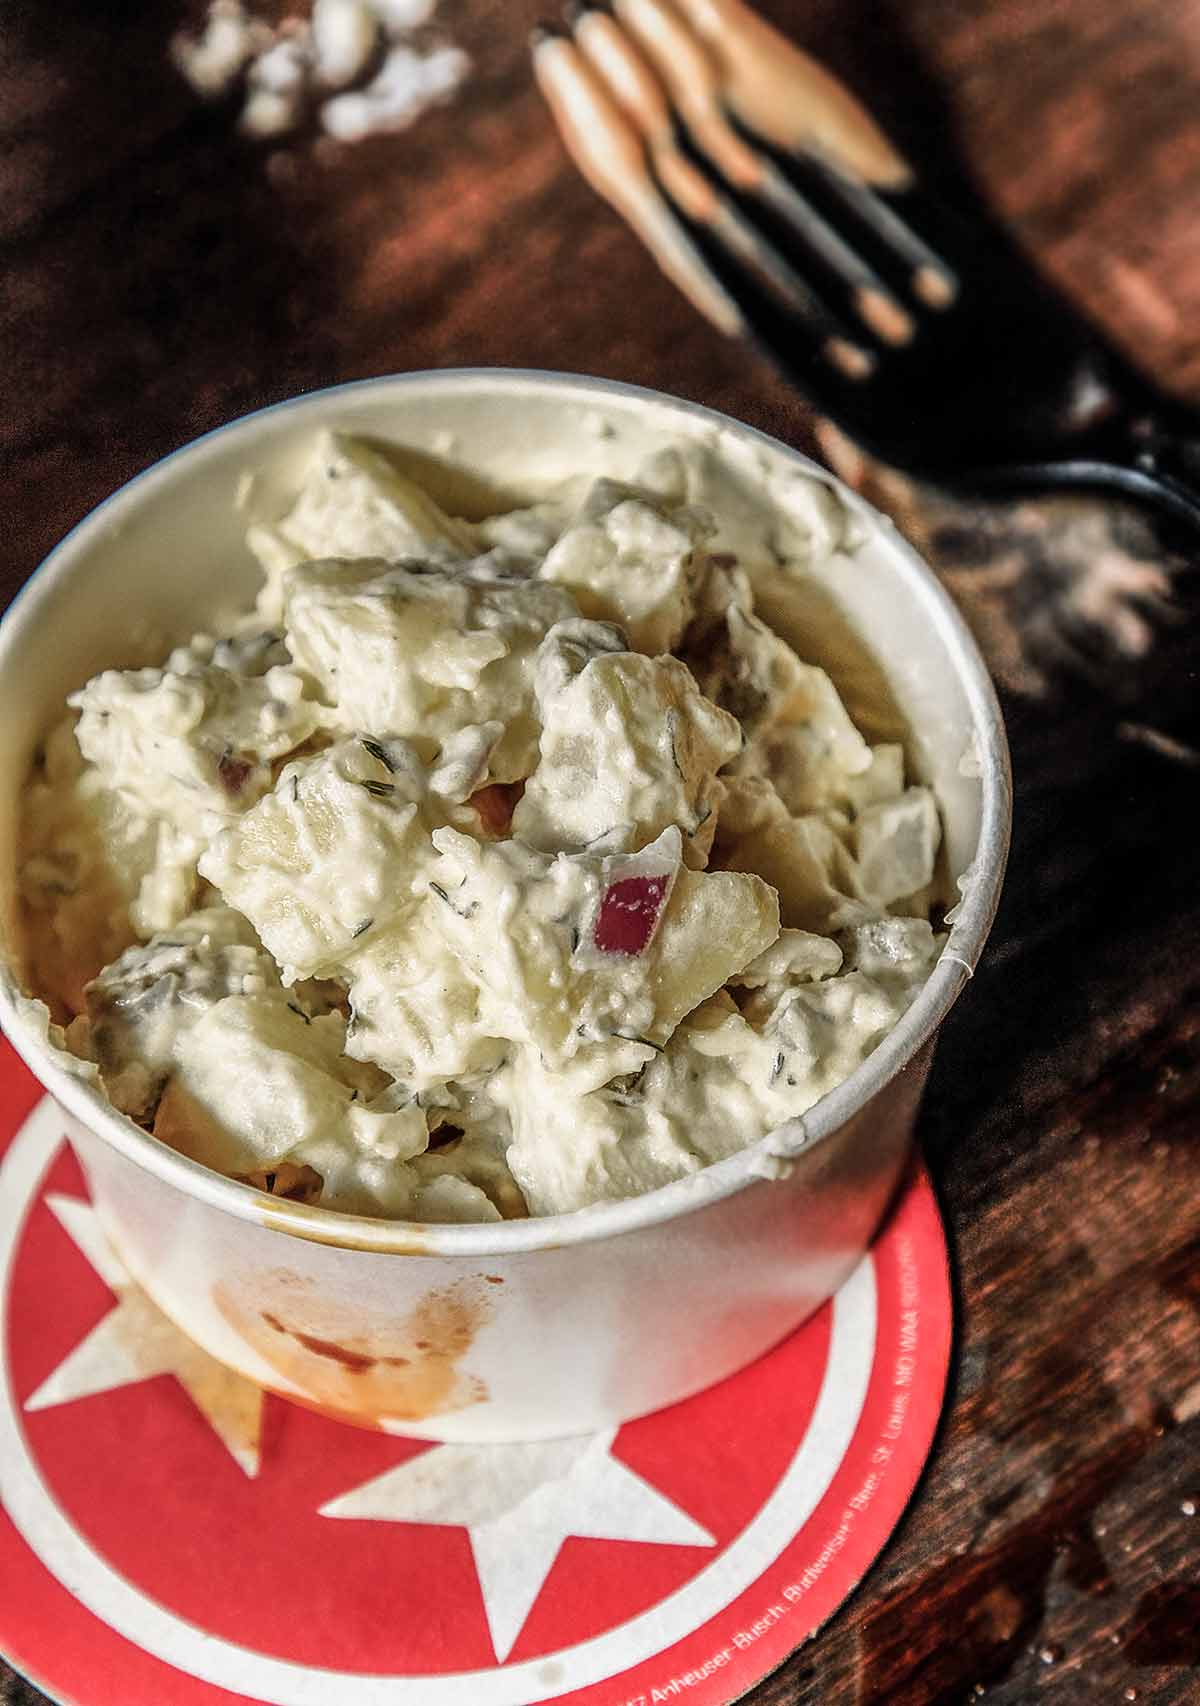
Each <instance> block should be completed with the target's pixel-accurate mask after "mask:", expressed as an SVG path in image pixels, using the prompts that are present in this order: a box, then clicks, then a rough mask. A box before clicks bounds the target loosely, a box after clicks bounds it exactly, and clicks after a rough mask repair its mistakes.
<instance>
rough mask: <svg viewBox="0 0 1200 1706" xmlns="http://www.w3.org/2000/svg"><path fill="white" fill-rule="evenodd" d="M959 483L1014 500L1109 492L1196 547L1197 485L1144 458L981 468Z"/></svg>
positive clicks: (1199, 529) (1199, 530)
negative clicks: (1170, 524) (1182, 531)
mask: <svg viewBox="0 0 1200 1706" xmlns="http://www.w3.org/2000/svg"><path fill="white" fill-rule="evenodd" d="M954 484H955V485H956V486H959V485H960V484H961V485H962V486H963V487H965V488H966V489H968V490H972V491H976V492H979V493H980V494H984V495H987V494H993V495H994V494H998V493H1003V494H1005V495H1014V496H1015V495H1017V494H1019V493H1021V492H1048V491H1068V492H1069V491H1101V492H1111V493H1112V494H1113V495H1114V496H1115V497H1124V498H1128V499H1130V500H1131V501H1132V502H1134V503H1138V504H1141V505H1142V506H1143V507H1145V508H1148V509H1150V510H1152V511H1154V512H1155V513H1156V514H1158V515H1160V516H1163V517H1164V518H1169V519H1170V520H1171V521H1174V522H1177V523H1179V524H1180V525H1181V526H1183V527H1184V528H1186V529H1187V530H1188V532H1189V533H1190V534H1191V535H1192V536H1193V537H1194V538H1195V539H1196V541H1197V543H1200V480H1195V481H1193V480H1189V479H1187V478H1185V477H1181V476H1180V475H1179V474H1178V473H1174V472H1169V471H1167V470H1166V469H1164V468H1162V467H1160V466H1158V465H1157V460H1156V459H1155V460H1152V459H1151V456H1150V453H1147V455H1146V457H1144V458H1143V457H1139V456H1137V455H1131V456H1130V458H1129V460H1128V461H1124V460H1120V461H1116V460H1114V461H1108V460H1101V459H1097V458H1090V457H1088V458H1083V457H1081V458H1078V459H1071V460H1067V461H1053V462H1021V463H1012V464H1007V465H1005V466H1003V467H996V468H984V469H980V470H978V471H977V472H975V473H973V474H970V475H967V476H965V477H964V478H963V479H962V480H961V481H960V480H958V479H956V480H955V482H954Z"/></svg>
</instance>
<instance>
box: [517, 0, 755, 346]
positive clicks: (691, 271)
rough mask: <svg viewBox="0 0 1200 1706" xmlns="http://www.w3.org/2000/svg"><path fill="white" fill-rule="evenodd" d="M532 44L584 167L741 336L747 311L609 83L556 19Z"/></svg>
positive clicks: (689, 292)
mask: <svg viewBox="0 0 1200 1706" xmlns="http://www.w3.org/2000/svg"><path fill="white" fill-rule="evenodd" d="M530 46H531V50H532V54H533V65H534V74H535V76H536V78H537V81H538V85H539V87H540V88H541V91H542V94H543V95H544V96H545V98H546V102H547V105H548V106H549V108H550V111H551V113H552V114H553V116H554V119H555V122H556V124H557V126H558V129H559V132H560V134H561V136H562V139H563V141H564V142H565V143H566V145H567V148H568V150H569V152H570V154H571V157H572V159H573V160H574V161H575V164H576V165H577V166H578V168H579V170H580V172H581V173H582V174H583V176H584V177H585V178H586V179H587V181H588V183H589V184H591V186H592V188H593V189H594V190H596V191H597V193H598V194H599V195H601V196H603V198H604V199H605V201H607V202H609V203H610V205H611V206H613V207H614V208H615V209H616V210H617V212H618V213H619V214H620V215H621V216H622V218H624V219H626V220H627V221H628V222H629V224H630V225H631V226H632V227H633V229H634V231H635V232H636V233H637V235H638V236H639V237H640V238H641V239H642V241H643V243H645V245H646V247H647V248H648V249H649V250H650V253H651V254H652V255H653V256H654V258H655V260H656V261H657V262H658V264H659V266H660V267H661V268H662V270H663V272H665V273H666V275H667V277H668V278H669V279H671V281H672V282H673V283H674V284H675V285H676V286H677V287H678V288H679V289H680V290H682V291H683V293H684V295H685V296H686V297H687V298H688V300H689V301H690V302H691V303H692V304H693V305H694V306H695V307H696V308H698V309H699V310H700V312H701V313H702V314H703V315H705V317H706V318H707V319H709V320H711V321H712V323H713V324H714V325H715V326H716V327H717V329H718V331H721V332H724V333H725V335H726V336H727V337H740V336H741V335H742V334H743V333H744V332H745V331H746V325H745V321H744V319H743V316H742V313H741V311H740V310H739V308H738V307H737V304H736V303H735V301H734V300H733V298H732V297H731V296H730V294H729V292H728V291H727V290H726V289H725V288H724V287H723V285H722V284H721V283H720V282H719V280H718V279H717V277H716V275H715V274H714V273H713V271H712V269H711V268H710V267H709V266H707V265H706V264H705V261H704V260H703V258H702V257H701V255H700V253H699V252H698V250H697V248H696V246H695V244H694V243H693V242H691V241H690V239H689V237H688V234H687V231H686V229H685V227H684V226H683V224H682V223H681V222H680V220H679V219H678V217H677V216H676V215H675V214H674V213H673V211H672V209H671V206H670V204H669V203H668V201H667V200H666V198H665V196H664V195H663V193H662V191H661V190H660V189H659V187H658V186H657V185H656V184H655V182H654V180H653V178H652V177H651V175H650V171H649V168H648V166H647V164H646V151H645V147H644V145H643V142H642V139H641V137H640V136H639V134H638V132H637V131H636V130H635V129H634V127H633V126H632V125H631V124H630V123H629V121H628V120H627V119H626V117H625V115H624V113H623V112H622V110H621V108H620V107H619V106H618V105H617V103H616V101H615V100H614V99H613V97H612V95H611V94H610V92H609V91H608V89H607V87H606V85H605V84H604V83H603V82H602V81H601V79H600V78H599V77H598V76H597V74H596V72H595V71H594V70H593V69H592V68H591V67H590V66H589V65H588V64H587V62H586V61H585V60H584V58H583V55H582V54H581V53H580V51H579V49H578V48H577V47H575V45H574V44H573V43H572V42H569V41H565V40H564V39H563V38H562V36H561V35H560V34H559V33H558V31H557V30H556V29H554V28H553V27H552V26H548V25H540V26H539V27H538V28H537V29H536V30H535V31H534V32H533V35H532V37H531V40H530Z"/></svg>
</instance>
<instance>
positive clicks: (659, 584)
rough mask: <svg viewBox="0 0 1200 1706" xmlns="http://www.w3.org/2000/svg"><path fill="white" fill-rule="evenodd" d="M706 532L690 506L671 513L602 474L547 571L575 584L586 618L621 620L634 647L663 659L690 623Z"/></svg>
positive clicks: (548, 559) (548, 577)
mask: <svg viewBox="0 0 1200 1706" xmlns="http://www.w3.org/2000/svg"><path fill="white" fill-rule="evenodd" d="M707 531H708V529H707V527H705V526H704V525H703V524H702V522H701V520H700V518H699V517H698V516H696V515H695V514H693V513H692V512H690V511H686V510H680V511H678V512H676V513H674V514H671V513H668V512H667V511H666V510H664V509H661V508H659V507H658V506H656V505H654V504H651V503H648V502H647V501H646V499H645V497H644V496H638V495H635V494H634V492H633V490H632V488H630V487H627V486H621V485H618V484H617V483H616V482H615V481H613V480H600V481H598V482H597V483H596V485H595V486H593V487H592V489H591V491H590V492H589V494H588V496H587V498H586V500H585V502H584V505H583V508H582V510H581V512H580V515H579V517H578V519H577V520H576V521H575V522H574V523H573V524H572V525H571V526H569V527H568V528H567V529H566V530H565V531H564V532H563V534H562V535H561V536H560V538H559V539H558V541H557V542H556V543H555V544H554V545H553V546H552V547H551V548H550V551H549V552H548V553H547V556H546V558H545V561H544V562H543V564H542V567H541V571H540V573H541V576H542V579H543V580H548V581H557V582H558V583H559V584H560V585H562V586H565V587H569V588H570V590H571V592H572V593H574V595H575V600H576V602H577V604H578V605H579V608H580V610H581V611H582V612H583V614H584V615H585V616H589V617H595V618H598V619H599V620H600V621H603V622H615V623H617V625H618V626H619V627H621V628H622V629H624V631H625V634H626V636H627V638H628V641H629V644H630V646H631V647H632V649H633V650H634V651H635V652H645V653H647V654H648V655H649V656H651V657H656V656H658V654H659V653H661V652H669V651H671V650H672V648H673V647H674V646H676V645H677V644H678V642H679V639H680V636H681V635H682V633H683V631H684V629H685V627H686V626H687V623H688V620H689V618H690V616H691V613H692V587H693V583H694V581H695V579H696V574H697V568H696V560H695V548H696V545H697V543H698V542H699V540H700V539H702V538H703V537H704V535H705V533H706V532H707Z"/></svg>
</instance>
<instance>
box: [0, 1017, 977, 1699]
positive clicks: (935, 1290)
mask: <svg viewBox="0 0 1200 1706" xmlns="http://www.w3.org/2000/svg"><path fill="white" fill-rule="evenodd" d="M0 1156H3V1160H2V1162H0V1303H2V1307H3V1313H4V1322H3V1357H0V1495H2V1500H3V1506H4V1509H3V1511H0V1580H3V1582H4V1583H5V1590H4V1593H3V1595H2V1596H0V1650H3V1651H4V1652H5V1653H7V1654H8V1656H9V1658H10V1660H11V1662H12V1663H13V1664H14V1665H16V1666H17V1667H18V1668H19V1669H20V1670H22V1671H24V1672H25V1673H26V1674H27V1675H28V1676H30V1677H31V1678H33V1679H34V1680H35V1681H36V1682H37V1683H38V1684H39V1686H40V1687H42V1688H43V1689H44V1690H45V1691H46V1692H47V1693H49V1694H50V1695H51V1696H53V1697H55V1698H57V1699H59V1700H61V1701H63V1702H70V1703H71V1706H192V1703H197V1706H198V1703H201V1702H203V1703H205V1706H213V1703H216V1702H226V1703H228V1702H234V1701H270V1702H274V1703H276V1706H330V1703H331V1702H336V1706H385V1703H386V1706H533V1703H535V1702H541V1701H550V1700H554V1701H559V1702H568V1701H569V1702H570V1703H571V1706H584V1703H585V1702H586V1703H587V1706H652V1703H653V1702H657V1701H670V1700H674V1699H676V1698H679V1697H681V1696H684V1695H686V1698H687V1699H688V1701H689V1702H690V1703H691V1706H713V1703H720V1706H724V1703H725V1702H728V1701H731V1700H735V1699H737V1698H738V1697H739V1696H741V1695H742V1694H744V1693H745V1692H746V1691H747V1690H748V1689H750V1688H752V1687H753V1686H754V1684H755V1683H756V1682H757V1681H758V1680H759V1679H760V1678H761V1677H763V1676H765V1675H766V1674H767V1673H768V1672H769V1671H770V1670H772V1669H774V1667H775V1666H776V1665H778V1664H779V1663H780V1662H781V1661H782V1660H783V1659H784V1658H785V1657H786V1656H787V1654H788V1653H789V1652H791V1651H792V1649H793V1648H795V1647H797V1646H799V1645H800V1643H801V1642H802V1641H804V1640H806V1639H807V1638H808V1637H809V1636H810V1635H812V1633H813V1632H814V1631H815V1630H816V1629H817V1628H818V1627H819V1626H820V1625H821V1623H823V1622H824V1621H825V1619H826V1618H828V1617H829V1616H830V1614H831V1613H832V1612H833V1611H834V1610H835V1609H836V1607H837V1606H838V1605H839V1604H840V1603H841V1602H842V1600H844V1599H845V1598H846V1596H847V1595H848V1594H849V1593H850V1592H851V1590H852V1589H853V1588H854V1587H855V1585H856V1584H857V1583H858V1582H859V1580H860V1579H861V1578H862V1576H863V1574H864V1573H865V1572H866V1570H867V1569H868V1568H869V1566H870V1565H871V1563H872V1562H873V1560H874V1559H875V1557H876V1556H877V1555H878V1553H879V1551H880V1549H881V1547H882V1546H883V1544H884V1542H885V1540H886V1539H887V1537H888V1535H889V1534H890V1532H891V1530H892V1528H893V1527H894V1525H895V1523H896V1521H897V1519H898V1518H899V1516H900V1513H901V1511H902V1510H903V1508H904V1505H905V1503H906V1501H907V1500H908V1498H909V1496H910V1494H911V1492H912V1489H913V1486H914V1484H915V1482H916V1479H917V1476H918V1474H919V1472H920V1469H921V1465H922V1463H923V1462H924V1459H925V1456H926V1453H927V1451H928V1449H929V1445H930V1442H931V1440H932V1438H933V1432H934V1428H935V1426H936V1423H937V1417H938V1412H939V1409H940V1407H941V1401H942V1393H943V1388H944V1384H945V1378H946V1368H947V1361H948V1357H949V1349H950V1331H951V1304H950V1287H949V1278H948V1273H947V1264H946V1246H945V1242H944V1239H943V1236H942V1228H941V1223H940V1220H939V1218H938V1211H937V1205H936V1203H935V1200H934V1197H933V1193H932V1191H931V1189H930V1186H929V1181H928V1179H927V1177H926V1176H925V1174H924V1173H923V1172H919V1173H916V1174H915V1175H914V1177H913V1179H912V1181H911V1183H910V1185H909V1186H908V1188H907V1190H906V1192H905V1194H904V1196H903V1198H902V1200H901V1202H900V1204H899V1205H898V1207H897V1209H896V1210H895V1212H894V1213H893V1215H892V1217H891V1220H890V1222H889V1224H888V1226H887V1228H886V1229H885V1231H884V1232H883V1234H882V1235H881V1237H880V1239H879V1241H878V1242H877V1244H876V1247H875V1249H874V1251H873V1253H872V1254H871V1256H870V1257H868V1258H867V1259H865V1260H864V1261H863V1262H862V1263H861V1264H860V1266H859V1267H858V1269H857V1270H856V1272H855V1273H854V1275H853V1276H852V1277H851V1279H850V1280H849V1281H847V1283H846V1285H845V1286H843V1288H842V1290H841V1291H840V1292H839V1294H838V1296H837V1297H836V1298H835V1299H834V1301H833V1302H832V1303H831V1304H828V1305H826V1307H825V1308H824V1309H822V1310H821V1311H820V1312H819V1313H818V1314H817V1315H816V1316H815V1317H814V1318H813V1319H812V1320H811V1321H809V1322H808V1323H807V1324H806V1325H805V1326H804V1327H803V1328H802V1329H801V1330H800V1331H799V1332H797V1333H794V1334H793V1335H792V1337H791V1338H790V1339H788V1340H787V1341H786V1343H784V1344H782V1345H780V1346H779V1347H778V1348H777V1349H776V1350H774V1351H772V1352H771V1353H770V1354H769V1355H768V1356H765V1357H763V1358H761V1359H760V1361H758V1362H757V1363H755V1364H754V1365H753V1366H752V1367H750V1368H748V1369H746V1370H745V1371H744V1373H742V1374H740V1375H738V1376H736V1377H735V1378H734V1379H732V1380H728V1381H726V1382H725V1383H724V1384H723V1385H721V1386H718V1387H716V1388H714V1389H712V1390H711V1391H708V1392H704V1393H701V1394H700V1396H699V1397H696V1398H692V1399H689V1400H688V1401H687V1402H686V1403H684V1404H679V1405H677V1406H675V1407H674V1408H673V1409H671V1410H667V1411H663V1412H662V1413H660V1414H659V1415H656V1416H651V1417H649V1418H648V1419H646V1420H645V1421H641V1422H634V1423H631V1424H629V1425H627V1426H626V1427H623V1428H620V1429H618V1430H616V1432H615V1433H609V1434H602V1435H596V1436H593V1437H589V1438H586V1439H573V1440H554V1441H547V1442H543V1443H540V1444H534V1445H498V1446H497V1445H493V1446H468V1445H427V1444H423V1443H421V1442H419V1441H413V1440H403V1439H396V1438H391V1437H388V1436H387V1435H384V1434H379V1433H368V1432H364V1431H361V1430H359V1429H356V1428H353V1427H347V1426H345V1425H342V1424H339V1423H337V1422H333V1421H330V1420H328V1419H326V1418H324V1417H322V1416H318V1415H316V1414H313V1413H311V1412H309V1411H307V1410H304V1409H301V1408H299V1407H297V1406H295V1405H291V1404H288V1403H286V1402H285V1401H283V1400H281V1399H279V1398H275V1397H264V1396H263V1395H262V1394H261V1393H259V1392H258V1390H257V1389H256V1388H254V1387H251V1386H250V1385H249V1384H248V1383H247V1382H245V1381H243V1380H241V1379H240V1378H239V1377H237V1376H235V1375H232V1374H230V1373H228V1372H227V1371H226V1370H224V1369H222V1368H221V1367H219V1365H217V1364H216V1363H214V1362H213V1361H212V1360H211V1359H210V1358H209V1357H207V1356H206V1355H205V1353H203V1352H202V1351H200V1350H199V1349H198V1348H197V1347H195V1346H194V1345H192V1344H191V1343H190V1342H189V1341H188V1340H186V1339H184V1338H183V1336H182V1335H181V1334H179V1333H178V1332H177V1330H176V1329H175V1328H173V1327H172V1326H171V1325H170V1324H169V1323H168V1322H167V1321H166V1320H165V1318H164V1317H163V1316H161V1315H160V1314H159V1313H158V1311H157V1310H156V1309H155V1308H154V1306H153V1304H151V1303H150V1302H149V1300H148V1299H147V1298H146V1297H145V1296H144V1294H143V1293H141V1292H140V1291H139V1290H138V1289H137V1287H136V1286H134V1285H132V1284H131V1282H130V1281H129V1279H128V1278H127V1276H126V1275H125V1274H124V1273H123V1271H122V1270H121V1268H120V1265H119V1264H118V1263H117V1261H116V1260H115V1258H114V1256H113V1255H112V1253H111V1251H110V1250H109V1249H108V1248H107V1246H106V1245H105V1243H104V1240H103V1238H102V1236H101V1234H100V1231H99V1227H98V1225H97V1222H96V1219H95V1217H94V1214H93V1212H92V1210H91V1207H90V1205H89V1203H88V1200H87V1192H86V1188H85V1186H84V1183H83V1179H82V1176H81V1174H80V1171H79V1168H78V1165H77V1163H76V1161H75V1158H74V1156H73V1155H72V1153H71V1151H70V1149H69V1148H68V1146H67V1144H66V1142H65V1140H64V1138H63V1135H62V1128H61V1123H60V1121H59V1119H58V1116H57V1114H56V1112H55V1109H54V1108H53V1106H52V1104H51V1103H50V1102H49V1100H48V1099H44V1098H43V1097H42V1094H41V1091H40V1088H39V1086H38V1085H37V1084H36V1083H35V1082H34V1080H33V1079H32V1078H31V1077H30V1076H29V1074H28V1073H27V1072H26V1070H25V1068H24V1067H23V1066H22V1065H21V1064H20V1062H19V1061H17V1059H16V1057H15V1056H14V1055H13V1054H12V1052H11V1050H9V1049H8V1047H7V1045H5V1044H2V1043H0Z"/></svg>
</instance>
